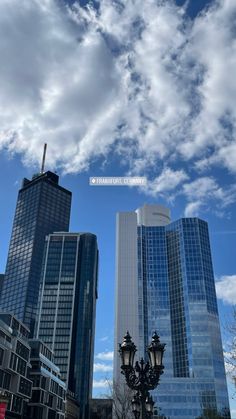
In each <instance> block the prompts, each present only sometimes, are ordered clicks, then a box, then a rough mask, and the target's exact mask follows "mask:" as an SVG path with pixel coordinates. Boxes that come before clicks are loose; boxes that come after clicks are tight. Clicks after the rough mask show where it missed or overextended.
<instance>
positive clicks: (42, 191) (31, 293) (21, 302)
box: [1, 171, 71, 331]
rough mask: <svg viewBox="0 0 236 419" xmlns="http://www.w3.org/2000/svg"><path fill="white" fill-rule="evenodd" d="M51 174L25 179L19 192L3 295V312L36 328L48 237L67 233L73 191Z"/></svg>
mask: <svg viewBox="0 0 236 419" xmlns="http://www.w3.org/2000/svg"><path fill="white" fill-rule="evenodd" d="M58 181H59V177H58V176H57V175H56V174H55V173H52V172H49V171H48V172H45V173H40V174H38V175H35V176H34V177H33V178H32V180H28V179H24V180H23V184H22V188H21V189H20V191H19V194H18V199H17V205H16V212H15V217H14V222H13V229H12V235H11V241H10V247H9V253H8V259H7V266H6V272H5V278H4V283H3V289H2V295H1V309H2V310H4V311H10V312H12V313H14V314H15V315H16V317H17V318H18V319H19V320H21V321H22V322H23V323H25V324H26V325H27V326H28V327H30V329H31V331H33V328H34V321H35V312H36V307H37V301H38V292H39V280H40V272H41V267H42V258H43V249H44V242H45V236H46V235H47V234H49V233H52V232H53V231H68V228H69V220H70V207H71V192H69V191H68V190H66V189H65V188H63V187H61V186H60V185H59V184H58Z"/></svg>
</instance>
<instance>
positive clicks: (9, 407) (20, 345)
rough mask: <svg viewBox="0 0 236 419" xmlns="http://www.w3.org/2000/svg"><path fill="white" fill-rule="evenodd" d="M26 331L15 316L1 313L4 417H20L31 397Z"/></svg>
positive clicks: (0, 388) (0, 373)
mask: <svg viewBox="0 0 236 419" xmlns="http://www.w3.org/2000/svg"><path fill="white" fill-rule="evenodd" d="M29 333H30V331H29V329H28V328H27V327H26V326H25V325H24V324H23V323H21V322H20V321H18V320H17V319H16V317H15V316H13V315H12V314H6V313H0V398H1V413H2V414H4V413H5V418H6V419H8V418H22V417H23V416H24V412H25V410H26V406H27V403H28V401H29V400H30V398H31V393H32V382H31V381H30V380H29V379H28V372H29V368H30V346H29V343H28V337H29ZM4 410H6V411H5V412H4Z"/></svg>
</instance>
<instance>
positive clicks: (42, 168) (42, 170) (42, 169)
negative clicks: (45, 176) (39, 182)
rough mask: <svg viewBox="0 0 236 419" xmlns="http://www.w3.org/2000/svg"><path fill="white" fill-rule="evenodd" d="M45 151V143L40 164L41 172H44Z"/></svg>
mask: <svg viewBox="0 0 236 419" xmlns="http://www.w3.org/2000/svg"><path fill="white" fill-rule="evenodd" d="M46 152H47V144H46V143H45V144H44V149H43V160H42V166H41V172H40V173H41V174H42V173H44V166H45V158H46Z"/></svg>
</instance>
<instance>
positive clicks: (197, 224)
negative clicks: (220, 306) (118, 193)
mask: <svg viewBox="0 0 236 419" xmlns="http://www.w3.org/2000/svg"><path fill="white" fill-rule="evenodd" d="M115 329H116V330H115V370H114V380H115V381H116V382H118V383H119V381H120V380H121V374H120V360H119V355H118V353H117V349H118V343H120V342H122V340H123V336H124V334H125V332H126V330H129V332H130V334H131V336H132V338H133V341H134V342H135V344H136V345H137V348H138V356H139V357H141V356H144V357H146V354H145V348H146V347H147V345H148V343H150V341H151V336H152V333H153V332H154V331H155V330H157V332H158V334H159V335H160V337H161V341H162V342H165V343H166V351H165V354H164V365H165V370H164V374H163V375H162V376H161V383H160V385H159V386H158V388H157V389H156V390H155V391H154V392H153V398H154V401H155V403H156V406H158V407H159V408H161V412H162V413H163V414H165V416H166V417H167V418H170V419H172V418H173V419H174V418H181V419H195V418H197V417H198V416H199V415H200V414H201V413H202V412H203V410H204V409H212V410H216V409H217V410H218V411H219V412H220V411H222V410H223V409H229V402H228V394H227V386H226V379H225V370H224V360H223V352H222V342H221V335H220V327H219V318H218V311H217V303H216V293H215V283H214V275H213V268H212V260H211V250H210V243H209V234H208V226H207V223H206V222H205V221H202V220H200V219H198V218H183V219H180V220H178V221H175V222H171V220H170V213H169V210H168V209H166V208H164V207H162V206H160V205H145V206H144V207H143V208H140V209H138V210H137V211H136V212H129V213H119V214H118V217H117V275H116V327H115ZM227 417H230V416H229V415H228V416H227Z"/></svg>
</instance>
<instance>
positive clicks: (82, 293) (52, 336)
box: [37, 233, 98, 419]
mask: <svg viewBox="0 0 236 419" xmlns="http://www.w3.org/2000/svg"><path fill="white" fill-rule="evenodd" d="M97 265H98V249H97V240H96V236H94V235H93V234H90V233H84V234H79V233H77V234H74V233H55V234H51V235H49V236H48V237H47V238H46V246H45V252H44V262H43V271H42V280H41V285H40V298H39V306H38V319H39V320H38V325H37V338H39V339H41V340H42V341H44V342H45V343H46V344H47V345H48V346H49V347H50V348H51V349H52V350H53V352H54V360H55V364H56V365H58V367H59V368H60V371H61V378H62V380H63V381H64V382H66V384H67V388H68V389H69V390H70V391H72V392H73V393H74V394H75V398H76V400H77V401H78V402H79V404H80V411H81V413H80V415H81V416H80V417H81V418H83V419H84V418H87V417H88V402H89V398H91V391H92V371H93V368H92V366H93V352H94V334H95V309H96V298H97Z"/></svg>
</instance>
